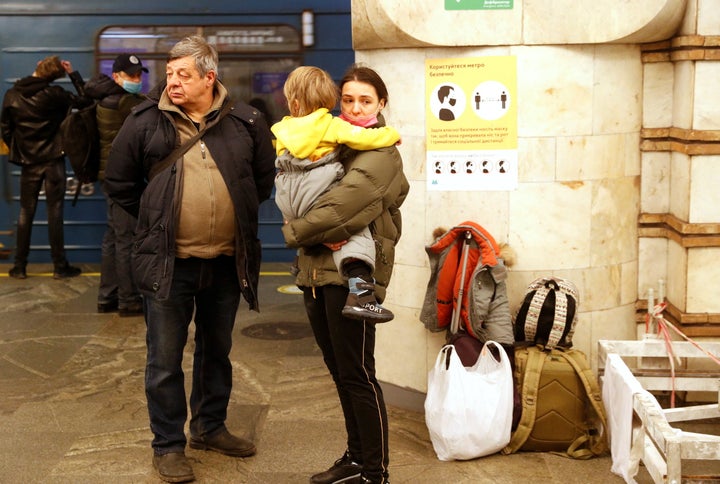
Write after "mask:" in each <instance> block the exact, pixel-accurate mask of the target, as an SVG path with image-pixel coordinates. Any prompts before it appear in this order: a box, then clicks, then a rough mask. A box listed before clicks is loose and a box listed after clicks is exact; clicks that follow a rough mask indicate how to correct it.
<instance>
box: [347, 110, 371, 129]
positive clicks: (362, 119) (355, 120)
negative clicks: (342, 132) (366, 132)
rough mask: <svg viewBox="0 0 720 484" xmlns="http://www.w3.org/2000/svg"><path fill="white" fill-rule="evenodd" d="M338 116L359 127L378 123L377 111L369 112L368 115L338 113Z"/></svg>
mask: <svg viewBox="0 0 720 484" xmlns="http://www.w3.org/2000/svg"><path fill="white" fill-rule="evenodd" d="M339 118H340V119H343V120H345V121H347V122H348V123H350V124H353V125H355V126H360V127H361V128H367V127H368V126H375V125H376V124H377V123H378V118H377V113H375V114H371V115H370V116H353V115H352V114H349V115H348V114H345V113H340V116H339Z"/></svg>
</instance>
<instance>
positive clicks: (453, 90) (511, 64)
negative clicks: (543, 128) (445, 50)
mask: <svg viewBox="0 0 720 484" xmlns="http://www.w3.org/2000/svg"><path fill="white" fill-rule="evenodd" d="M425 90H426V93H425V94H426V113H425V119H426V120H427V121H426V139H427V170H428V171H427V173H428V177H427V180H428V189H429V190H514V189H515V188H517V179H518V171H517V95H516V91H517V69H516V60H515V57H514V56H488V57H473V58H458V59H428V60H426V61H425Z"/></svg>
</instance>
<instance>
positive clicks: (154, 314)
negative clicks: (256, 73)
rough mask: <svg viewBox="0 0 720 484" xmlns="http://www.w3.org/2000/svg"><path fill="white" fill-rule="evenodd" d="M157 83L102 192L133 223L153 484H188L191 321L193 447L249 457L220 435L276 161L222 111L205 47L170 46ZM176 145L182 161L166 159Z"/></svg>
mask: <svg viewBox="0 0 720 484" xmlns="http://www.w3.org/2000/svg"><path fill="white" fill-rule="evenodd" d="M165 72H166V81H167V84H166V86H164V88H163V87H159V88H158V89H156V90H154V91H155V92H151V93H149V94H148V97H149V98H150V99H149V100H148V101H145V102H143V103H142V104H140V105H138V106H137V107H136V108H135V109H134V110H133V112H132V114H130V116H129V117H128V118H127V119H126V121H125V124H123V127H122V128H121V129H120V132H119V133H118V135H117V137H116V138H115V141H114V143H113V145H112V148H111V150H110V157H109V159H108V164H107V167H106V169H105V190H106V192H107V194H108V196H110V197H111V198H112V199H113V200H115V202H117V203H118V204H119V205H120V206H121V207H123V208H124V209H125V210H127V211H128V212H130V213H131V214H133V215H136V216H137V217H138V225H137V228H136V234H135V244H134V249H133V256H132V257H133V272H134V274H135V276H136V282H137V284H138V288H139V289H140V291H142V293H143V296H144V304H145V318H146V322H147V338H146V340H147V346H148V347H147V364H146V367H145V394H146V396H147V403H148V412H149V414H150V428H151V430H152V431H153V434H154V436H155V437H154V439H153V442H152V447H153V451H154V452H153V465H154V467H155V468H156V469H157V471H158V474H159V475H160V477H161V478H162V479H164V480H166V481H168V482H185V481H189V480H192V479H194V473H193V470H192V467H191V466H190V463H189V462H188V460H187V458H186V456H185V452H184V451H185V445H186V443H187V438H186V436H185V433H184V426H185V421H186V419H187V402H186V397H185V386H184V378H183V370H182V357H183V349H184V348H185V344H186V342H187V337H188V327H189V324H190V322H191V321H194V322H195V354H194V361H193V372H192V373H193V374H192V390H191V394H190V413H191V415H190V447H192V448H195V449H202V450H211V451H215V452H220V453H223V454H226V455H230V456H234V457H247V456H250V455H253V454H254V453H255V445H254V444H253V443H252V442H250V441H248V440H245V439H243V438H240V437H237V436H235V435H232V434H231V433H230V432H229V431H228V430H227V428H226V427H225V419H226V417H227V406H228V402H229V399H230V392H231V389H232V365H231V364H230V358H229V354H230V349H231V347H232V329H233V326H234V323H235V316H236V313H237V309H238V306H239V303H240V297H241V295H242V296H244V297H245V299H246V300H247V301H248V303H249V305H250V308H251V309H257V307H258V305H257V288H258V278H259V273H260V255H261V254H260V242H259V240H258V238H257V230H258V208H259V204H260V202H262V201H263V200H266V199H267V198H268V197H269V196H270V192H271V190H272V187H273V181H274V177H275V150H274V149H273V147H272V140H271V134H270V130H269V128H268V126H267V124H266V123H265V121H264V119H263V116H262V115H261V114H260V113H259V112H258V111H257V110H256V109H253V108H251V107H250V106H248V105H246V104H242V103H235V102H233V101H231V100H230V99H229V97H228V93H227V90H226V89H225V87H224V86H223V85H222V84H221V83H220V82H219V81H218V80H217V52H216V51H215V49H214V48H213V47H212V46H211V45H209V44H208V43H207V42H206V41H205V39H203V38H202V37H199V36H193V37H189V38H186V39H183V40H181V41H180V42H178V43H177V44H176V45H175V46H174V47H173V48H172V49H171V51H170V54H169V60H168V62H167V65H166V71H165ZM208 126H210V127H208ZM206 127H208V129H207V131H205V132H204V134H203V135H202V136H201V137H199V138H197V135H199V134H200V131H202V130H203V129H205V128H206ZM181 145H185V146H186V147H187V148H188V149H187V151H186V152H185V154H179V153H178V152H176V151H174V150H175V148H176V147H179V146H181ZM171 152H173V154H172V156H169V155H171Z"/></svg>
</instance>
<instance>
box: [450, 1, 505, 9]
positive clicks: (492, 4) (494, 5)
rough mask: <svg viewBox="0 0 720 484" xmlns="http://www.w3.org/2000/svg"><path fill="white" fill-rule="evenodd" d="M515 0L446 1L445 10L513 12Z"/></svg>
mask: <svg viewBox="0 0 720 484" xmlns="http://www.w3.org/2000/svg"><path fill="white" fill-rule="evenodd" d="M513 1H514V0H445V10H512V8H513Z"/></svg>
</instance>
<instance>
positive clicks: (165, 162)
mask: <svg viewBox="0 0 720 484" xmlns="http://www.w3.org/2000/svg"><path fill="white" fill-rule="evenodd" d="M231 109H232V103H231V102H226V103H225V106H223V108H222V110H221V111H220V113H219V114H218V115H217V117H216V118H215V119H213V120H212V121H210V122H209V123H207V124H206V125H205V127H204V128H203V129H201V130H200V131H198V132H197V133H195V135H194V136H193V137H192V138H190V139H189V140H187V141H186V142H184V143H183V144H181V145H180V146H178V147H177V148H175V149H174V150H172V152H171V153H170V154H169V155H167V156H166V157H165V158H163V159H162V161H159V162H158V163H155V164H154V165H153V166H152V167H151V168H150V173H148V180H152V179H153V178H155V176H156V175H157V174H158V173H160V172H161V171H163V170H164V169H165V168H167V167H169V166H170V165H172V164H173V163H175V161H176V160H177V159H178V158H180V157H181V156H182V155H184V154H185V153H187V151H188V150H189V149H190V147H192V145H194V144H195V143H197V141H198V140H199V139H200V138H202V136H203V135H204V134H205V133H206V132H207V131H208V130H209V129H210V128H212V127H213V126H215V125H216V124H218V123H219V122H220V120H221V119H222V118H224V117H225V115H226V114H227V113H229V112H230V110H231Z"/></svg>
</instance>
